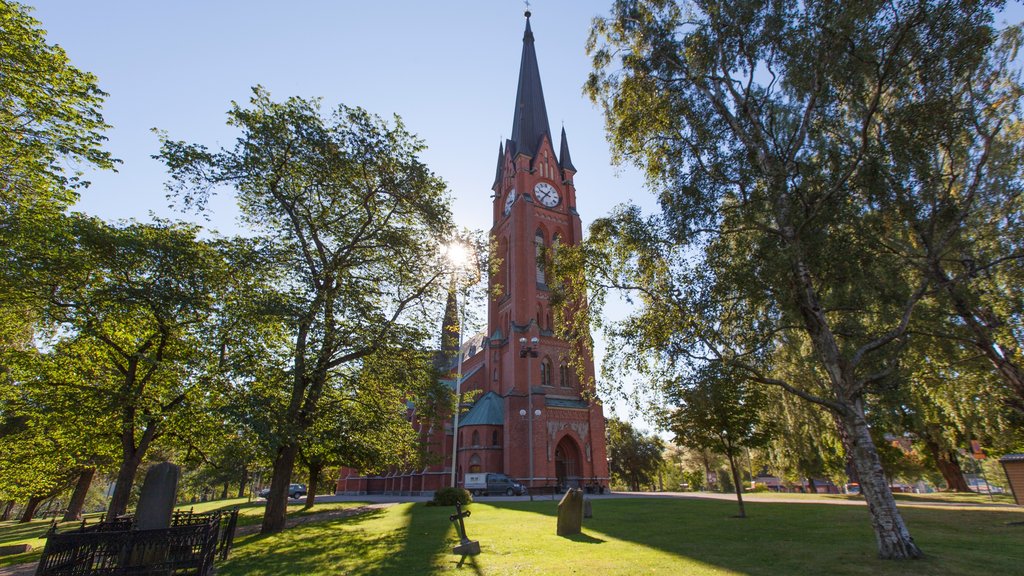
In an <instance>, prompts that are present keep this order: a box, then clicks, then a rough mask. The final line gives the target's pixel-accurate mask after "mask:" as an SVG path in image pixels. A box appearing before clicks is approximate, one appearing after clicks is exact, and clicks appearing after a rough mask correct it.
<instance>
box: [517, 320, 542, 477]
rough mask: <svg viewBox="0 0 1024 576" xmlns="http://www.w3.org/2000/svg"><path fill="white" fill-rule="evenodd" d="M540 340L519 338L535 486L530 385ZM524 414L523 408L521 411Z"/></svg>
mask: <svg viewBox="0 0 1024 576" xmlns="http://www.w3.org/2000/svg"><path fill="white" fill-rule="evenodd" d="M539 343H540V340H539V339H538V338H537V337H536V336H534V337H533V338H530V345H529V346H527V345H526V337H525V336H524V337H521V338H519V357H520V358H526V404H527V407H528V411H527V414H526V415H527V432H528V433H529V435H530V436H529V437H528V438H527V450H529V451H530V479H529V487H530V488H533V416H534V411H533V388H532V386H531V385H530V358H536V357H537V344H539ZM519 414H520V415H522V410H520V411H519ZM537 416H540V410H537Z"/></svg>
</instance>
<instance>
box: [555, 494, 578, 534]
mask: <svg viewBox="0 0 1024 576" xmlns="http://www.w3.org/2000/svg"><path fill="white" fill-rule="evenodd" d="M582 528H583V491H582V490H580V489H579V488H570V489H569V490H567V491H566V492H565V496H562V501H561V502H559V503H558V535H559V536H572V535H573V534H579V533H580V530H581V529H582Z"/></svg>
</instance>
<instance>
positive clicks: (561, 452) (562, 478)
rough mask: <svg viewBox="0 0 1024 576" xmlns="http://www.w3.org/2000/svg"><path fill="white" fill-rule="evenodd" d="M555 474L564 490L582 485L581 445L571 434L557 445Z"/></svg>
mask: <svg viewBox="0 0 1024 576" xmlns="http://www.w3.org/2000/svg"><path fill="white" fill-rule="evenodd" d="M555 476H556V477H557V478H558V486H559V487H561V488H562V489H563V490H564V489H565V488H578V487H580V486H581V483H580V480H581V477H582V470H581V469H580V447H579V445H578V444H576V441H575V440H573V439H572V437H571V436H564V437H562V439H561V440H560V441H559V442H558V446H556V447H555Z"/></svg>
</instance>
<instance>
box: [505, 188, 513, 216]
mask: <svg viewBox="0 0 1024 576" xmlns="http://www.w3.org/2000/svg"><path fill="white" fill-rule="evenodd" d="M515 201H516V189H515V188H513V189H511V190H509V191H508V196H505V216H508V213H509V212H511V211H512V204H513V203H515Z"/></svg>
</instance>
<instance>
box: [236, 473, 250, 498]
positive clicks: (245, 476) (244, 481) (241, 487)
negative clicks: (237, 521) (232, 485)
mask: <svg viewBox="0 0 1024 576" xmlns="http://www.w3.org/2000/svg"><path fill="white" fill-rule="evenodd" d="M248 484H249V467H248V466H243V467H242V475H241V477H240V478H239V479H238V498H245V487H246V486H247V485H248Z"/></svg>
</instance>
